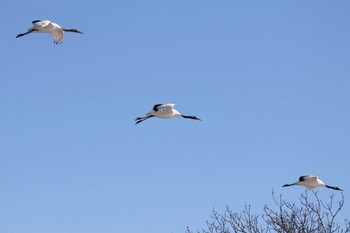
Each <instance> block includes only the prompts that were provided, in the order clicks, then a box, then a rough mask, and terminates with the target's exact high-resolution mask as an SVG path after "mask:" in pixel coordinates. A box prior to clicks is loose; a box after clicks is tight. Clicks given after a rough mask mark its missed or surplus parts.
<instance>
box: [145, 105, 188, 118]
mask: <svg viewBox="0 0 350 233" xmlns="http://www.w3.org/2000/svg"><path fill="white" fill-rule="evenodd" d="M174 106H175V104H157V105H155V106H154V107H153V110H152V111H151V112H148V113H147V114H146V116H155V117H160V118H171V117H175V116H181V113H179V112H178V111H177V110H175V109H174Z"/></svg>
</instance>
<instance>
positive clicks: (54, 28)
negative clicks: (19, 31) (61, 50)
mask: <svg viewBox="0 0 350 233" xmlns="http://www.w3.org/2000/svg"><path fill="white" fill-rule="evenodd" d="M29 30H33V32H42V33H49V34H50V35H51V37H52V40H53V41H54V43H55V44H60V43H62V42H63V41H64V33H63V30H62V27H61V26H60V25H58V24H56V23H53V22H51V21H49V20H40V21H37V22H35V21H34V23H33V27H32V28H29V29H28V31H29Z"/></svg>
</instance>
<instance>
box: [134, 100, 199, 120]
mask: <svg viewBox="0 0 350 233" xmlns="http://www.w3.org/2000/svg"><path fill="white" fill-rule="evenodd" d="M174 105H175V104H156V105H154V106H153V110H152V111H151V112H149V113H147V114H146V116H145V117H137V118H136V119H135V121H136V123H135V124H138V123H141V122H142V121H144V120H147V119H148V118H151V117H160V118H171V117H175V116H179V117H183V118H188V119H193V120H199V121H200V120H201V119H199V118H197V117H196V116H185V115H182V114H181V113H179V112H178V111H177V110H175V109H174Z"/></svg>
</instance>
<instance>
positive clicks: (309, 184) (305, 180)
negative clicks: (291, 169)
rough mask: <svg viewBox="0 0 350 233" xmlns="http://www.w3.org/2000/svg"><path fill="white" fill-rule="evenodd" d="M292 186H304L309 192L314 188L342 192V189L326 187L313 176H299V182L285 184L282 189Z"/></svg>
mask: <svg viewBox="0 0 350 233" xmlns="http://www.w3.org/2000/svg"><path fill="white" fill-rule="evenodd" d="M292 185H301V186H305V187H306V188H307V189H309V190H311V189H314V188H317V187H319V186H322V187H326V188H330V189H334V190H340V191H343V190H342V189H340V188H338V187H336V186H329V185H326V184H325V183H324V182H323V181H322V180H320V179H319V178H318V176H313V175H306V176H300V177H299V181H297V182H295V183H292V184H285V185H283V186H282V187H288V186H292Z"/></svg>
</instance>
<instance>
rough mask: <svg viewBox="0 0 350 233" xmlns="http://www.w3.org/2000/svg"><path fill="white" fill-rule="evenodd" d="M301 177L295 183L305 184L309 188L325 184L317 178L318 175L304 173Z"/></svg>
mask: <svg viewBox="0 0 350 233" xmlns="http://www.w3.org/2000/svg"><path fill="white" fill-rule="evenodd" d="M301 177H302V178H301ZM301 177H300V178H301V179H299V181H297V182H295V185H301V186H305V187H306V188H307V189H309V190H311V189H314V188H317V187H319V186H322V187H325V186H326V185H325V183H324V182H323V181H322V180H320V179H319V178H318V176H313V175H306V176H301Z"/></svg>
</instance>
